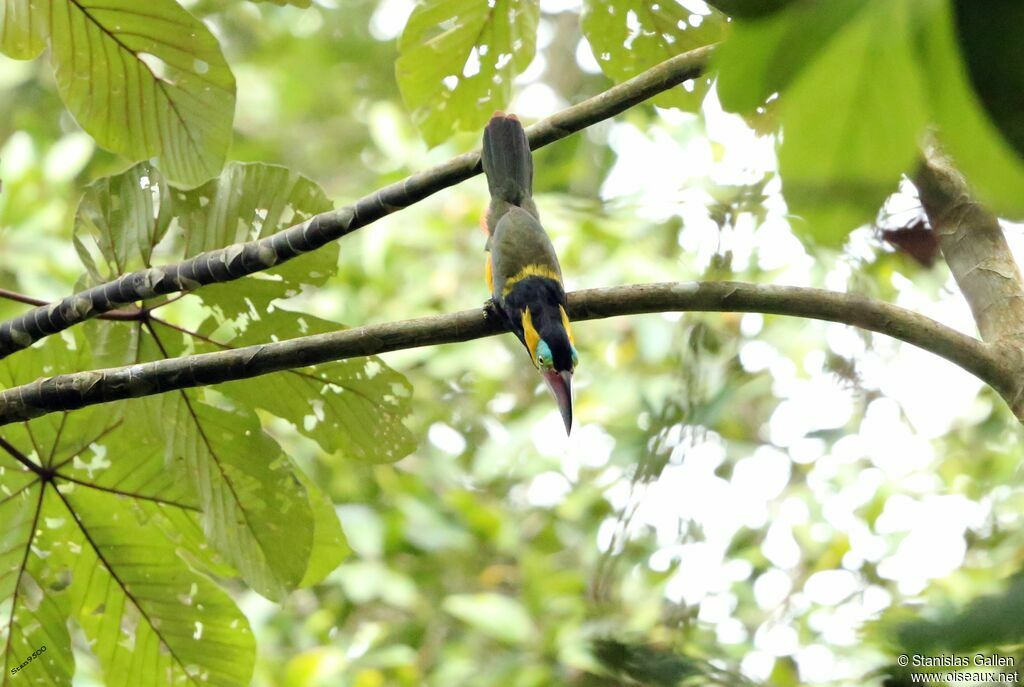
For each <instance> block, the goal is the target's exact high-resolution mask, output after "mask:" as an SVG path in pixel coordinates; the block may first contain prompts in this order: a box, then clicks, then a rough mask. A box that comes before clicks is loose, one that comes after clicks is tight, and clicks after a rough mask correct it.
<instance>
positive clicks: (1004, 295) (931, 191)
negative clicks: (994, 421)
mask: <svg viewBox="0 0 1024 687" xmlns="http://www.w3.org/2000/svg"><path fill="white" fill-rule="evenodd" d="M914 185H915V186H917V190H918V194H919V195H920V197H921V204H922V205H923V206H924V209H925V214H927V216H928V221H929V223H930V224H931V226H932V230H933V231H935V233H936V236H937V238H938V241H939V248H940V249H941V250H942V256H943V258H945V260H946V264H948V265H949V269H950V271H951V272H952V273H953V278H954V279H956V283H957V285H958V286H959V287H960V291H961V293H963V295H964V298H966V299H967V303H968V305H969V306H970V308H971V313H972V314H973V316H974V321H975V323H976V324H977V326H978V332H979V333H980V334H981V338H982V340H984V341H985V342H986V343H988V344H990V347H991V349H992V350H993V352H994V353H997V354H998V355H999V356H1000V357H1001V358H1002V360H1003V365H1004V366H1005V367H1006V368H1012V369H1015V370H1017V371H1018V372H1017V374H1013V375H1009V376H1008V379H1012V381H1013V388H1009V389H1006V390H1005V391H1004V392H1003V397H1004V398H1006V399H1007V402H1008V403H1009V404H1010V407H1011V408H1012V409H1013V412H1014V414H1015V415H1016V416H1017V417H1018V418H1024V354H1022V342H1024V286H1022V283H1021V275H1020V270H1019V269H1018V267H1017V262H1016V260H1014V258H1013V254H1012V253H1011V252H1010V247H1009V245H1008V244H1007V243H1006V237H1005V236H1004V235H1003V229H1002V227H1001V226H1000V225H999V218H998V217H996V216H995V215H994V214H992V213H991V212H990V211H988V210H987V209H985V208H984V207H983V206H982V205H981V204H979V203H977V202H976V201H975V200H974V199H973V198H972V197H971V192H970V189H969V188H968V186H967V182H966V181H965V180H964V178H963V176H961V175H960V173H959V172H958V171H957V170H956V169H955V168H954V167H953V165H952V163H951V162H950V160H949V159H948V158H946V157H945V156H944V155H943V154H941V153H940V152H939V151H938V150H936V149H932V150H929V151H928V152H927V153H926V154H925V156H924V159H923V160H922V162H921V164H920V166H919V167H918V171H917V174H916V175H915V177H914Z"/></svg>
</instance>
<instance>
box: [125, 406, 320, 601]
mask: <svg viewBox="0 0 1024 687" xmlns="http://www.w3.org/2000/svg"><path fill="white" fill-rule="evenodd" d="M143 403H144V404H145V412H144V413H140V415H141V414H144V415H146V416H148V419H149V421H150V423H151V427H150V431H152V432H154V433H155V434H156V435H157V436H161V437H162V439H163V441H164V444H165V451H166V453H165V460H166V461H168V462H171V463H179V464H180V465H181V468H180V469H181V470H182V471H183V473H184V474H185V475H186V476H187V479H188V481H189V483H190V484H191V488H192V489H193V490H194V492H195V493H196V494H197V495H198V500H199V504H200V507H201V509H202V511H203V526H204V531H205V533H206V537H207V539H208V540H209V541H210V543H211V544H212V545H213V546H214V548H215V549H216V550H217V551H218V553H220V554H221V555H222V556H223V557H224V559H225V560H226V561H227V562H228V563H230V564H231V565H232V566H234V567H235V568H236V569H237V570H238V571H239V572H240V573H241V575H242V577H243V579H245V581H246V582H247V583H248V584H249V585H250V586H251V587H252V588H253V589H255V590H256V591H257V592H259V593H260V594H262V595H263V596H265V597H267V598H268V599H274V600H276V599H280V598H282V597H283V596H284V595H285V594H287V593H288V592H289V591H291V590H293V589H295V588H296V587H298V586H299V583H300V582H301V580H302V578H303V576H304V574H305V572H306V567H307V565H308V563H309V557H310V550H311V548H312V543H313V542H312V539H313V514H312V511H311V508H310V504H309V497H308V495H307V493H306V490H305V488H304V487H303V486H302V482H301V481H300V478H299V477H298V474H297V469H296V468H295V467H294V465H292V462H291V460H289V458H288V457H287V456H285V455H284V454H283V453H282V452H281V448H280V447H279V446H278V445H277V443H276V442H274V440H273V439H271V438H270V437H269V436H268V435H267V434H265V433H264V432H263V430H262V429H261V428H260V425H259V420H258V419H257V418H256V416H255V414H254V413H252V412H251V411H250V412H245V411H243V410H235V411H227V410H222V409H220V408H215V407H213V406H211V405H208V404H206V403H202V402H199V401H197V400H195V398H194V394H193V393H191V392H175V393H169V394H164V395H162V396H151V397H149V398H146V399H144V401H143Z"/></svg>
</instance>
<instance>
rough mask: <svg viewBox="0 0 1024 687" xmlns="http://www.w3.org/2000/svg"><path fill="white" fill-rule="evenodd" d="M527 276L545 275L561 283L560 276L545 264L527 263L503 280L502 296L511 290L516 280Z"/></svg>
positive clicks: (518, 280) (519, 280)
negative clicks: (513, 274)
mask: <svg viewBox="0 0 1024 687" xmlns="http://www.w3.org/2000/svg"><path fill="white" fill-rule="evenodd" d="M527 277H547V278H548V279H554V280H555V281H557V282H558V283H559V284H561V283H562V277H561V276H559V274H558V272H556V271H554V270H553V269H551V268H550V267H547V266H546V265H536V264H534V265H527V266H526V267H524V268H523V269H521V270H519V272H517V273H516V274H515V276H513V277H509V278H508V279H507V280H506V281H505V288H504V290H503V291H502V295H503V296H507V295H508V294H509V293H511V292H512V287H513V286H515V285H516V284H517V283H518V282H521V281H522V280H524V279H526V278H527Z"/></svg>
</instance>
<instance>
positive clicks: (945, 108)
mask: <svg viewBox="0 0 1024 687" xmlns="http://www.w3.org/2000/svg"><path fill="white" fill-rule="evenodd" d="M1000 4H1001V3H1000ZM917 9H918V11H919V12H920V16H921V31H920V36H921V45H922V52H921V62H922V64H923V65H924V68H925V73H926V78H927V93H928V98H929V101H930V104H931V108H932V117H933V118H934V121H935V123H936V124H937V125H938V135H939V138H940V140H941V142H942V144H943V147H944V148H945V150H946V151H947V152H949V153H951V154H952V156H953V158H954V160H955V162H956V166H957V168H958V169H959V170H960V171H961V172H963V173H964V175H965V176H966V177H967V179H968V180H969V181H970V182H971V185H972V187H973V189H974V190H975V191H976V192H977V194H978V196H979V198H980V199H981V200H983V201H985V202H986V203H988V204H989V205H990V206H991V207H992V209H993V210H995V211H996V212H998V213H1000V214H1003V215H1007V216H1012V217H1016V218H1019V217H1022V216H1024V194H1022V193H1021V189H1022V188H1024V162H1022V160H1021V158H1020V156H1019V154H1017V153H1015V151H1014V150H1013V149H1012V148H1011V147H1010V146H1009V145H1007V141H1008V140H1009V141H1013V140H1014V136H1015V135H1016V134H1014V133H1013V131H1007V130H1006V129H1005V125H1004V131H1003V132H1002V133H1001V132H1000V130H999V128H997V126H996V125H995V124H994V123H993V122H992V120H991V119H990V118H989V117H988V115H987V114H986V112H985V110H984V108H983V107H982V104H981V102H979V99H978V96H977V95H976V94H975V92H974V90H973V89H972V87H971V83H970V82H969V80H968V71H967V69H966V67H965V65H964V60H963V58H962V57H961V48H960V46H958V45H957V34H956V30H955V26H954V19H953V17H952V11H951V8H950V7H949V3H948V2H946V1H945V0H922V1H921V2H920V3H918V7H917ZM978 11H991V9H990V5H989V3H979V6H978V7H977V8H972V9H971V10H970V12H971V13H972V14H973V13H975V12H978ZM962 21H963V20H962ZM1017 24H1019V23H1014V22H1012V21H1010V20H1009V18H1008V19H1007V21H1006V22H1005V23H1004V24H1003V26H1004V27H1005V28H1006V30H1007V31H1013V30H1014V28H1015V27H1016V26H1017ZM965 28H966V27H965ZM962 30H963V29H962ZM961 40H962V41H963V40H965V39H964V38H963V36H961ZM968 40H969V42H970V43H971V45H972V46H973V47H968V49H970V50H972V51H973V50H977V49H978V46H976V45H974V44H975V43H976V42H977V41H978V40H980V38H978V37H976V36H975V37H974V38H973V39H968ZM987 40H991V41H993V43H997V42H999V41H1000V39H999V38H998V36H992V37H990V38H989V39H987ZM1011 42H1012V43H1014V45H1017V44H1019V41H1018V40H1017V39H1016V38H1014V39H1012V41H1011ZM999 49H1000V48H998V47H996V46H995V45H993V46H991V47H990V50H992V51H996V50H999ZM1002 49H1005V50H1013V47H1012V46H1005V47H1004V48H1002ZM975 59H978V58H977V56H975V57H971V56H970V55H969V56H968V61H972V60H975ZM980 68H981V65H978V66H977V67H976V69H980ZM990 68H991V69H993V70H996V71H997V72H998V71H1003V70H1014V69H1016V70H1019V69H1020V64H992V65H990ZM975 81H976V83H977V77H975ZM1003 87H1004V88H1005V89H1006V94H1007V95H1006V98H1007V100H1006V102H1005V103H1004V104H1000V105H998V106H996V105H994V104H993V107H995V108H996V109H997V110H998V111H999V112H1003V108H1006V109H1008V110H1009V112H1005V113H1002V114H997V113H996V112H995V111H993V115H994V116H997V117H998V120H997V121H1003V120H1004V117H1005V118H1006V121H1007V122H1011V121H1012V114H1011V113H1012V108H1013V107H1014V105H1013V102H1014V101H1013V99H1014V98H1019V97H1020V89H1019V88H1014V87H1013V86H1012V83H1007V84H1005V86H1003ZM984 88H985V90H986V91H987V90H988V88H990V86H986V87H984ZM1017 102H1019V100H1018V101H1017ZM1017 121H1018V122H1019V118H1018V120H1017ZM1018 145H1019V143H1018Z"/></svg>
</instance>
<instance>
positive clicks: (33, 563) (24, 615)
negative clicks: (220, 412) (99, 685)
mask: <svg viewBox="0 0 1024 687" xmlns="http://www.w3.org/2000/svg"><path fill="white" fill-rule="evenodd" d="M82 343H83V342H82V341H80V340H74V344H75V350H69V349H68V347H67V345H66V343H65V340H64V339H63V338H61V337H51V338H49V339H47V340H46V343H45V344H43V346H42V347H40V348H33V349H30V350H28V351H24V352H23V353H22V354H20V355H19V356H15V357H13V358H10V359H7V360H5V361H4V362H3V366H2V367H3V368H4V375H3V376H4V379H3V382H2V385H3V386H5V387H6V386H8V384H9V383H11V380H17V379H19V378H20V376H21V375H23V374H26V373H31V372H32V370H35V369H37V368H38V366H39V364H40V362H41V361H45V362H46V364H47V367H49V368H50V372H51V373H55V372H61V371H66V370H67V368H68V367H69V366H70V365H73V364H75V363H76V362H79V361H78V360H77V356H78V355H80V354H79V353H76V350H81V348H80V347H81V346H82ZM24 354H31V355H27V356H26V355H24ZM49 361H53V364H52V365H50V364H49ZM22 366H24V369H21V367H22ZM133 403H138V402H133ZM107 410H110V408H107ZM115 410H118V411H119V409H117V408H116V407H115ZM132 414H133V416H136V415H135V413H134V411H133V412H132ZM110 415H111V416H112V419H111V420H110V424H109V426H105V425H104V424H103V423H102V416H97V415H91V414H89V413H83V412H80V411H76V412H72V413H64V414H62V415H59V416H57V417H58V418H59V421H58V423H57V425H56V430H55V429H54V425H52V424H50V421H49V420H48V419H47V418H38V419H36V420H32V421H30V422H27V423H21V424H19V425H14V426H10V425H9V426H6V427H4V428H3V429H2V430H0V438H2V441H0V522H2V523H3V527H2V528H0V648H2V650H3V656H4V658H3V660H2V661H0V663H3V664H4V666H3V667H4V670H3V677H2V678H0V684H2V685H5V686H6V685H19V684H31V685H70V684H71V676H72V673H73V671H74V666H73V654H72V651H71V646H70V639H69V636H68V629H67V622H68V620H69V619H71V618H73V619H74V620H75V622H76V623H77V625H78V626H79V627H81V628H82V629H83V630H84V631H85V634H86V637H87V638H88V639H89V644H90V649H91V650H92V651H93V653H95V655H96V657H97V659H98V661H99V665H100V667H101V669H102V672H103V676H104V681H105V683H106V684H107V685H123V686H125V687H128V686H132V687H134V686H135V685H142V684H145V685H168V687H170V686H171V685H178V684H182V683H185V682H195V683H203V684H211V685H222V686H224V687H228V686H236V685H237V686H241V685H246V684H248V682H249V679H250V676H251V673H252V667H253V661H254V654H255V648H254V642H253V638H252V635H251V633H250V631H249V628H248V623H247V621H246V619H245V616H243V615H242V614H241V612H239V610H238V609H237V608H236V607H235V605H234V603H233V602H232V601H231V599H230V598H229V597H228V596H227V595H226V594H225V593H224V592H222V591H220V590H219V589H218V588H217V587H216V586H215V585H214V584H213V583H211V582H210V581H209V580H208V579H207V578H206V577H204V576H202V575H200V574H197V573H196V572H195V571H194V569H193V568H194V567H196V566H193V568H190V567H189V566H187V565H186V564H185V562H184V561H183V560H182V559H181V558H180V555H179V554H180V553H182V552H183V551H185V550H187V549H189V548H191V549H192V550H193V551H194V552H195V553H196V554H197V556H196V559H195V561H194V562H195V563H197V564H200V565H199V566H198V567H209V566H206V565H205V564H206V563H207V562H208V561H209V560H210V556H209V554H208V553H204V552H202V551H201V549H200V548H199V547H198V546H195V545H194V537H190V535H189V533H188V531H186V530H187V529H193V530H194V529H195V528H196V525H197V523H198V521H199V517H200V513H199V510H198V506H199V500H198V499H197V498H196V497H195V492H193V491H192V490H191V488H190V486H189V482H188V480H187V479H185V478H184V477H185V475H184V474H183V472H182V471H181V470H180V468H179V466H178V464H176V463H174V462H171V463H165V461H164V445H163V442H162V441H160V440H159V438H158V437H157V436H156V435H155V434H154V433H152V432H149V431H147V430H146V428H145V426H144V423H131V424H129V423H122V422H119V421H117V419H116V418H118V417H120V416H121V413H120V412H114V413H111V414H110ZM136 417H137V416H136ZM71 437H91V438H90V439H84V440H83V439H75V440H71V439H70V438H71ZM20 446H27V447H29V449H30V452H26V451H25V450H22V448H21V447H20ZM185 526H187V527H185ZM171 529H174V530H177V531H179V532H182V534H183V536H182V537H181V538H178V539H175V538H173V537H168V536H166V535H167V532H168V531H169V530H171ZM189 538H192V539H193V542H191V543H190V542H185V541H183V539H189ZM43 647H45V649H43ZM28 659H31V660H28ZM12 670H15V672H14V673H12V672H11V671H12Z"/></svg>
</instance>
